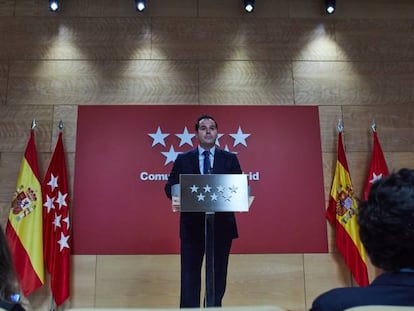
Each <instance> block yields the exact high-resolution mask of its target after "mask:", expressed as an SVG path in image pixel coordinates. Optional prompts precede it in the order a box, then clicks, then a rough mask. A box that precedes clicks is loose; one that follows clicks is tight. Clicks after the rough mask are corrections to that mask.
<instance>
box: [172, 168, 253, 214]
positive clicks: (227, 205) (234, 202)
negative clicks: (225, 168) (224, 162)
mask: <svg viewBox="0 0 414 311" xmlns="http://www.w3.org/2000/svg"><path fill="white" fill-rule="evenodd" d="M180 205H181V206H180V211H181V212H248V211H249V197H248V186H247V175H245V174H206V175H198V174H194V175H193V174H183V175H180Z"/></svg>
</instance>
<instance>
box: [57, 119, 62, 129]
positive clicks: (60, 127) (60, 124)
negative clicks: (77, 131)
mask: <svg viewBox="0 0 414 311" xmlns="http://www.w3.org/2000/svg"><path fill="white" fill-rule="evenodd" d="M58 127H59V130H60V131H63V121H62V120H60V121H59V125H58Z"/></svg>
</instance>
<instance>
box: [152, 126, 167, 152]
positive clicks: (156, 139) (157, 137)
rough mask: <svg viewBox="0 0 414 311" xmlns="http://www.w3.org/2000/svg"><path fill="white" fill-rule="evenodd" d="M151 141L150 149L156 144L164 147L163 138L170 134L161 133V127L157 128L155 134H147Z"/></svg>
mask: <svg viewBox="0 0 414 311" xmlns="http://www.w3.org/2000/svg"><path fill="white" fill-rule="evenodd" d="M148 135H149V136H150V137H151V138H152V139H153V141H152V147H154V146H155V145H156V144H160V145H163V146H164V147H165V141H164V140H165V138H167V137H168V136H169V135H170V134H169V133H163V132H162V131H161V127H160V126H158V128H157V132H156V133H151V134H148Z"/></svg>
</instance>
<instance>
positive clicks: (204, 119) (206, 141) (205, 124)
mask: <svg viewBox="0 0 414 311" xmlns="http://www.w3.org/2000/svg"><path fill="white" fill-rule="evenodd" d="M195 131H196V136H197V139H198V143H199V144H200V146H201V147H202V148H204V149H210V148H212V147H214V144H215V143H216V139H217V122H216V120H214V118H213V117H212V116H209V115H202V116H200V117H199V118H198V119H197V121H196V124H195Z"/></svg>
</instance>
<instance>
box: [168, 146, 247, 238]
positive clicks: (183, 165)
mask: <svg viewBox="0 0 414 311" xmlns="http://www.w3.org/2000/svg"><path fill="white" fill-rule="evenodd" d="M241 173H242V171H241V168H240V164H239V161H238V159H237V157H236V155H235V154H233V153H230V152H227V151H224V150H220V149H217V148H216V150H215V153H214V163H213V169H212V174H241ZM180 174H200V165H199V154H198V148H196V149H193V150H191V151H188V152H185V153H181V154H179V155H178V156H177V159H176V160H175V162H174V165H173V168H172V170H171V173H170V175H169V177H168V182H167V184H166V185H165V193H166V194H167V196H168V197H169V198H170V199H171V186H172V185H175V184H178V183H179V177H180ZM204 219H205V214H204V213H201V212H185V213H181V215H180V238H181V239H182V240H183V239H197V240H200V241H203V240H204V234H205V232H204V230H205V226H204ZM214 228H215V237H216V238H227V239H234V238H237V237H238V232H237V225H236V219H235V216H234V213H232V212H222V213H216V214H215V217H214Z"/></svg>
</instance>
